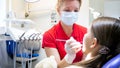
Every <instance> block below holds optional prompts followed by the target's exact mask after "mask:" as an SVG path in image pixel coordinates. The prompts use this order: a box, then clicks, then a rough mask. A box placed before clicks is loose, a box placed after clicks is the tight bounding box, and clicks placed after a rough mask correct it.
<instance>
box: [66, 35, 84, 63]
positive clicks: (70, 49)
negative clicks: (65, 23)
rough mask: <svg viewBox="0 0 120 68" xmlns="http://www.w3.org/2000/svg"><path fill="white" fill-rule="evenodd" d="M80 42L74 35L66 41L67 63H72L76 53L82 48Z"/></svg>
mask: <svg viewBox="0 0 120 68" xmlns="http://www.w3.org/2000/svg"><path fill="white" fill-rule="evenodd" d="M81 46H82V45H81V44H80V42H78V41H76V40H75V39H74V38H73V37H71V38H70V39H69V40H67V41H66V43H65V51H66V53H67V54H66V56H65V60H66V62H67V63H69V64H71V63H72V62H73V60H74V59H75V57H76V53H77V52H78V51H80V50H81Z"/></svg>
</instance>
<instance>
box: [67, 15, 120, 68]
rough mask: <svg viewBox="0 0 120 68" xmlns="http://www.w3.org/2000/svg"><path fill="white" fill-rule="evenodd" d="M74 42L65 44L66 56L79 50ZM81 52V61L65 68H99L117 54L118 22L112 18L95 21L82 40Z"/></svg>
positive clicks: (119, 31)
mask: <svg viewBox="0 0 120 68" xmlns="http://www.w3.org/2000/svg"><path fill="white" fill-rule="evenodd" d="M76 42H77V41H74V39H72V40H71V39H69V40H68V41H67V42H66V44H65V48H66V49H65V50H66V52H67V54H68V55H69V54H70V56H72V55H75V53H77V51H78V50H79V48H80V47H79V48H77V49H76V47H77V46H80V45H76V44H74V43H76ZM73 45H74V46H73ZM75 46H76V47H75ZM70 51H71V52H70ZM82 51H83V53H84V56H83V59H82V61H80V62H79V63H76V66H69V67H67V68H70V67H72V68H101V67H102V66H103V65H104V64H105V63H106V62H107V61H108V60H109V59H111V58H113V57H114V56H116V55H117V54H119V53H120V20H118V19H116V18H112V17H99V18H97V19H95V20H94V21H93V23H92V25H91V27H90V28H89V30H88V32H87V33H86V34H85V36H84V38H83V47H82ZM71 58H74V57H71ZM66 61H69V60H66Z"/></svg>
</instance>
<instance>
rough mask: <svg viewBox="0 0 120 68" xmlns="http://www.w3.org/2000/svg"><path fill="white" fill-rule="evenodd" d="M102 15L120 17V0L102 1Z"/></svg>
mask: <svg viewBox="0 0 120 68" xmlns="http://www.w3.org/2000/svg"><path fill="white" fill-rule="evenodd" d="M104 4H105V5H104V15H105V16H110V17H115V18H119V17H120V7H119V6H120V0H106V1H105V2H104Z"/></svg>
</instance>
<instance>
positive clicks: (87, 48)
mask: <svg viewBox="0 0 120 68" xmlns="http://www.w3.org/2000/svg"><path fill="white" fill-rule="evenodd" d="M93 44H94V36H93V34H92V33H91V30H90V28H89V30H88V31H87V33H86V34H85V35H84V38H83V48H82V51H83V53H84V54H88V53H89V52H91V46H92V45H93Z"/></svg>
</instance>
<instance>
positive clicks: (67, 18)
mask: <svg viewBox="0 0 120 68" xmlns="http://www.w3.org/2000/svg"><path fill="white" fill-rule="evenodd" d="M61 20H62V22H63V23H64V24H66V25H73V24H74V23H75V22H76V21H77V20H78V12H65V11H64V12H62V14H61Z"/></svg>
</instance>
